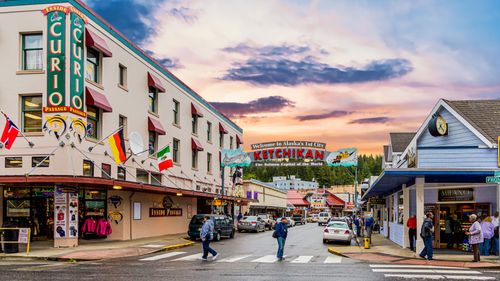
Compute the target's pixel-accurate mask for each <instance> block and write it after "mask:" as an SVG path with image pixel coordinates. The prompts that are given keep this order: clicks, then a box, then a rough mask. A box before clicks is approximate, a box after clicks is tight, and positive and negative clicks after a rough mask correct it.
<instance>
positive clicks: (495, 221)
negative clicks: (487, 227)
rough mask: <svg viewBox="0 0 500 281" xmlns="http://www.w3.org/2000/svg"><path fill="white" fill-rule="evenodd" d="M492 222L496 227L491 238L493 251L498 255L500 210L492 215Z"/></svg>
mask: <svg viewBox="0 0 500 281" xmlns="http://www.w3.org/2000/svg"><path fill="white" fill-rule="evenodd" d="M491 223H492V224H493V227H494V229H495V234H494V235H493V239H492V240H491V253H492V254H493V255H495V256H496V255H498V253H499V252H500V251H499V250H500V249H499V245H498V212H495V214H494V215H493V216H492V217H491Z"/></svg>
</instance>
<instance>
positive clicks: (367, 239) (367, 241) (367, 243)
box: [365, 237, 370, 249]
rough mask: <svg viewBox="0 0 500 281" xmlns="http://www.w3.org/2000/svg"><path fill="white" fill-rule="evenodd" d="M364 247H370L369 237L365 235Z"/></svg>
mask: <svg viewBox="0 0 500 281" xmlns="http://www.w3.org/2000/svg"><path fill="white" fill-rule="evenodd" d="M365 249H370V238H368V237H365Z"/></svg>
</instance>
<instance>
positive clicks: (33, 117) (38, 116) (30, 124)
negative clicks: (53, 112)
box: [21, 95, 42, 133]
mask: <svg viewBox="0 0 500 281" xmlns="http://www.w3.org/2000/svg"><path fill="white" fill-rule="evenodd" d="M21 102H22V108H21V110H22V117H21V118H22V120H21V123H22V127H23V132H25V133H34V132H41V131H42V96H41V95H37V96H22V97H21Z"/></svg>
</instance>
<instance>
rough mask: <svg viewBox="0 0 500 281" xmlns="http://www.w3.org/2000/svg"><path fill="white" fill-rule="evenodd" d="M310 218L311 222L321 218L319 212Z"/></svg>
mask: <svg viewBox="0 0 500 281" xmlns="http://www.w3.org/2000/svg"><path fill="white" fill-rule="evenodd" d="M309 218H310V222H313V223H316V222H318V220H319V214H312V215H311V216H310V217H309Z"/></svg>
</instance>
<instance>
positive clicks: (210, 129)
mask: <svg viewBox="0 0 500 281" xmlns="http://www.w3.org/2000/svg"><path fill="white" fill-rule="evenodd" d="M207 142H212V123H210V122H207Z"/></svg>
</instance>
